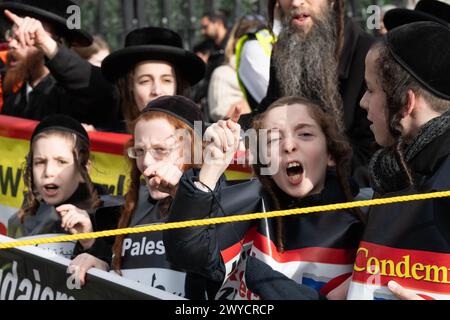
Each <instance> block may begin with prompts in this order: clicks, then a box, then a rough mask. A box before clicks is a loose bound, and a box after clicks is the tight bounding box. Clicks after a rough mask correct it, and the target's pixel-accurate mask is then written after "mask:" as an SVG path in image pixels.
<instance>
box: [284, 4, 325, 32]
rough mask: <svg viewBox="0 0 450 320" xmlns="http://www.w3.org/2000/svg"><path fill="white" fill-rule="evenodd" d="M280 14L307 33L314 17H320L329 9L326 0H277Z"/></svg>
mask: <svg viewBox="0 0 450 320" xmlns="http://www.w3.org/2000/svg"><path fill="white" fill-rule="evenodd" d="M278 2H279V4H280V7H281V12H282V16H283V17H284V18H287V19H289V20H290V21H289V23H290V24H291V25H292V26H293V27H295V28H297V29H298V30H299V31H302V32H303V33H304V34H307V33H308V32H309V31H310V30H311V28H312V26H313V25H314V20H315V18H320V17H322V16H323V15H324V14H325V12H327V10H330V8H331V7H330V3H329V1H328V0H278Z"/></svg>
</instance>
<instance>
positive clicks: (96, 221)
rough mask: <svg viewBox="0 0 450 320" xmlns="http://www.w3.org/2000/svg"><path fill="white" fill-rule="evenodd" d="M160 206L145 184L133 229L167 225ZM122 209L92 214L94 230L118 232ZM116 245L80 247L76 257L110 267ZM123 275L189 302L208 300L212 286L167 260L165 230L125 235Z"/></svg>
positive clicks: (102, 241)
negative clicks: (84, 256)
mask: <svg viewBox="0 0 450 320" xmlns="http://www.w3.org/2000/svg"><path fill="white" fill-rule="evenodd" d="M160 204H161V201H155V200H153V199H151V198H150V196H149V193H148V189H147V187H146V186H144V185H142V186H141V187H140V189H139V199H138V204H137V207H136V209H135V211H134V213H133V215H132V217H131V220H130V224H129V227H130V228H131V227H136V226H143V225H149V224H159V223H164V222H166V219H167V218H166V217H165V216H162V215H161V208H160ZM122 210H123V205H117V206H112V207H107V208H99V209H98V210H96V211H95V212H94V213H92V215H91V220H92V224H93V227H94V231H103V230H111V229H116V228H117V226H118V220H119V218H120V214H121V212H122ZM114 242H115V237H106V238H99V239H97V240H96V241H95V243H94V245H93V246H92V247H91V248H90V249H88V250H83V248H82V247H81V245H79V244H77V247H76V250H75V254H74V255H75V256H76V255H78V254H81V253H89V254H91V255H93V256H95V257H97V258H99V259H101V260H103V261H105V262H107V263H109V264H110V263H111V261H112V254H113V252H112V247H113V245H114ZM121 272H122V275H123V276H124V277H126V278H130V279H133V280H136V281H139V282H142V283H144V284H146V285H148V286H151V287H155V288H158V289H161V290H164V291H168V292H170V293H173V294H175V295H182V296H183V297H186V298H189V299H196V300H202V299H205V298H206V292H207V290H208V286H209V285H212V283H211V282H208V281H207V280H206V279H205V278H203V277H200V276H198V275H195V274H186V273H185V272H184V271H183V270H181V269H178V268H176V267H174V266H173V265H172V264H171V263H170V262H169V261H168V260H167V258H166V249H165V245H164V242H163V239H162V232H161V231H157V232H146V233H138V234H129V235H126V236H125V238H124V242H123V249H122V258H121Z"/></svg>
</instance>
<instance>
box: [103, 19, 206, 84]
mask: <svg viewBox="0 0 450 320" xmlns="http://www.w3.org/2000/svg"><path fill="white" fill-rule="evenodd" d="M146 60H161V61H167V62H169V63H171V64H173V65H174V67H176V68H177V70H179V71H180V73H181V76H182V77H183V78H184V79H186V80H187V81H188V82H189V83H190V84H191V85H194V84H196V83H197V82H199V81H200V80H201V79H202V78H203V76H204V74H205V63H204V62H203V61H202V60H201V59H200V58H199V57H197V55H195V54H194V53H192V52H190V51H188V50H185V49H183V43H182V40H181V37H180V36H179V35H178V34H177V33H176V32H174V31H172V30H169V29H165V28H158V27H146V28H140V29H136V30H133V31H131V32H130V33H128V35H127V36H126V39H125V48H123V49H119V50H117V51H114V52H113V53H111V54H110V55H109V56H107V57H106V58H105V60H103V62H102V71H103V74H104V76H105V77H106V78H107V79H108V80H110V81H112V82H114V81H116V80H117V79H118V78H120V77H122V76H124V75H125V74H127V73H128V72H129V71H130V70H131V68H133V67H134V66H135V65H136V64H137V63H139V62H141V61H146Z"/></svg>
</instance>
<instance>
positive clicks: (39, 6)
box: [0, 0, 92, 47]
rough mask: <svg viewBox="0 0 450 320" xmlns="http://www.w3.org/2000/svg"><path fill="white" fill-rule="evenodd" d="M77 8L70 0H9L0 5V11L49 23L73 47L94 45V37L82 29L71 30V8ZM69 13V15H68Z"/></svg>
mask: <svg viewBox="0 0 450 320" xmlns="http://www.w3.org/2000/svg"><path fill="white" fill-rule="evenodd" d="M71 6H76V3H74V2H72V1H70V0H7V1H4V2H3V3H0V11H1V13H2V14H3V11H4V10H5V9H8V10H10V11H11V12H13V13H15V14H17V15H19V16H28V17H32V18H35V19H38V20H41V21H44V22H47V23H49V24H50V25H52V26H53V27H54V28H55V32H56V33H57V34H58V35H59V36H62V37H64V39H66V40H67V42H69V43H70V44H71V45H73V46H78V47H87V46H90V45H91V44H92V36H91V35H90V34H89V33H87V32H86V31H84V30H81V29H76V28H75V29H69V27H68V23H67V21H68V19H70V16H71V12H72V11H71V10H68V8H69V7H71ZM68 12H69V13H68Z"/></svg>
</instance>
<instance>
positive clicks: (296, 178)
mask: <svg viewBox="0 0 450 320" xmlns="http://www.w3.org/2000/svg"><path fill="white" fill-rule="evenodd" d="M303 172H304V169H303V165H302V164H301V163H300V162H298V161H292V162H289V163H288V165H287V167H286V175H287V177H288V180H289V182H290V183H292V184H295V185H297V184H300V183H301V182H302V179H303Z"/></svg>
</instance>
